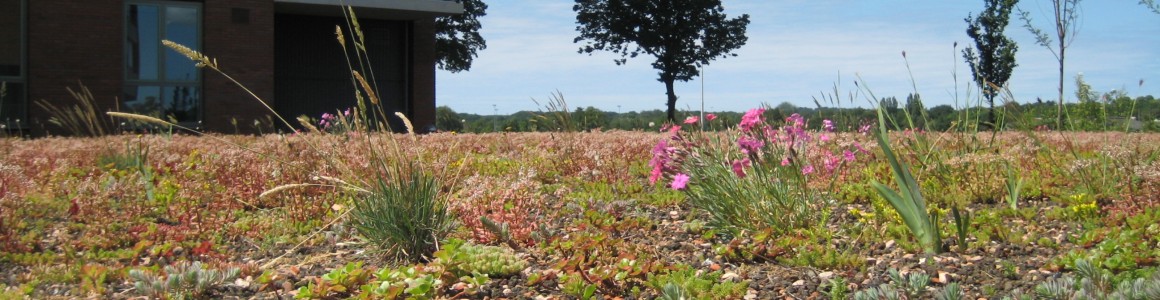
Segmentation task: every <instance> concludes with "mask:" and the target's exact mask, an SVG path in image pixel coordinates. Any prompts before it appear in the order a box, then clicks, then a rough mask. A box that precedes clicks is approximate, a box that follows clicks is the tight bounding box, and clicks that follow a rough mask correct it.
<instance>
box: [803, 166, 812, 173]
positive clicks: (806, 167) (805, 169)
mask: <svg viewBox="0 0 1160 300" xmlns="http://www.w3.org/2000/svg"><path fill="white" fill-rule="evenodd" d="M812 173H814V166H805V167H802V175H810V174H812Z"/></svg>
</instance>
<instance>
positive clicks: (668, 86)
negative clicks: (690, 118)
mask: <svg viewBox="0 0 1160 300" xmlns="http://www.w3.org/2000/svg"><path fill="white" fill-rule="evenodd" d="M664 81H665V91H666V93H665V95H668V96H669V100H668V102H667V103H666V104H667V107H668V116H669V122H670V123H676V122H677V93H676V92H674V91H673V79H672V78H665V79H664Z"/></svg>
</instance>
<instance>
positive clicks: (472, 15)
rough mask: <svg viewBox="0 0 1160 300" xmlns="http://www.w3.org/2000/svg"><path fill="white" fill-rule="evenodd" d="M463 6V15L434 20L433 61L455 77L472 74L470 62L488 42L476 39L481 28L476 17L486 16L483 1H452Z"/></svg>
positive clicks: (480, 37)
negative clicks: (469, 71) (455, 74)
mask: <svg viewBox="0 0 1160 300" xmlns="http://www.w3.org/2000/svg"><path fill="white" fill-rule="evenodd" d="M455 2H457V3H463V14H459V15H451V16H445V17H439V18H436V19H435V59H436V64H438V66H439V68H440V69H443V70H447V71H450V72H452V73H458V72H462V71H467V70H471V62H472V60H474V59H475V58H476V57H479V51H480V50H483V49H487V41H485V40H484V39H483V36H481V35H479V29H481V28H483V25H482V24H480V23H479V17H482V16H486V15H487V4H486V3H483V0H455Z"/></svg>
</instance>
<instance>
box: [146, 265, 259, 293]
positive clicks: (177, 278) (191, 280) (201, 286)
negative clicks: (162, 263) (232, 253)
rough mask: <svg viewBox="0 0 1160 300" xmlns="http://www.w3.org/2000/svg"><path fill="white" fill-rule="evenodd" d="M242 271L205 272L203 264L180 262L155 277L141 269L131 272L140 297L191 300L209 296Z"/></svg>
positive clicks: (208, 270)
mask: <svg viewBox="0 0 1160 300" xmlns="http://www.w3.org/2000/svg"><path fill="white" fill-rule="evenodd" d="M239 272H240V270H239V269H238V268H229V269H227V270H225V271H220V270H214V269H203V268H202V264H201V262H196V261H195V262H193V263H186V262H179V263H177V264H174V265H170V266H166V267H165V272H163V273H162V274H159V275H154V274H152V273H151V272H149V271H146V270H141V269H133V270H129V278H131V279H132V280H133V282H134V283H133V288H134V289H135V292H136V293H137V294H140V295H143V296H147V297H150V298H154V299H187V298H202V297H206V296H207V293H208V292H209V291H210V290H211V289H212V288H214V287H216V286H218V285H222V284H225V283H228V282H230V281H233V280H234V279H235V278H237V277H238V273H239Z"/></svg>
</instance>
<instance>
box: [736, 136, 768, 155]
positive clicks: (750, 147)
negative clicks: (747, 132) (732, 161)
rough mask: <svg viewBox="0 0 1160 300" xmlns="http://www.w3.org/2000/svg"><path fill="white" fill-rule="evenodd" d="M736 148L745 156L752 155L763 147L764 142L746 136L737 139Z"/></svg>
mask: <svg viewBox="0 0 1160 300" xmlns="http://www.w3.org/2000/svg"><path fill="white" fill-rule="evenodd" d="M737 146H738V147H741V152H744V153H745V154H753V153H757V150H758V149H760V148H761V147H762V146H765V142H762V141H761V140H758V139H755V138H751V137H748V136H742V137H741V138H738V139H737Z"/></svg>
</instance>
